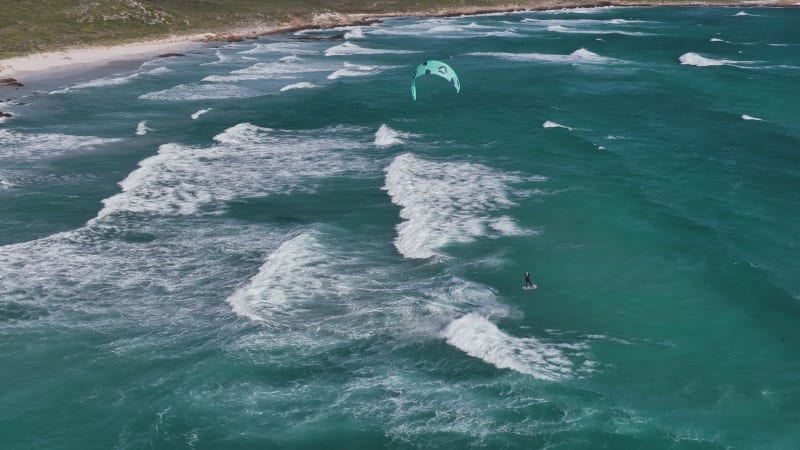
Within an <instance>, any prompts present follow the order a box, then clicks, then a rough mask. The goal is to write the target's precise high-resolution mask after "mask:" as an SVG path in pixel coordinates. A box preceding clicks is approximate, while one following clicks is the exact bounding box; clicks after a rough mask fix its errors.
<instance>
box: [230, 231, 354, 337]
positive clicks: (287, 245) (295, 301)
mask: <svg viewBox="0 0 800 450" xmlns="http://www.w3.org/2000/svg"><path fill="white" fill-rule="evenodd" d="M335 261H336V258H333V257H331V255H330V254H329V252H328V251H327V249H326V248H325V247H324V246H323V245H321V244H320V243H319V241H318V240H317V238H316V237H315V236H314V235H313V234H311V233H304V234H301V235H299V236H296V237H294V238H292V239H290V240H288V241H286V242H284V243H283V244H282V245H281V246H280V247H279V248H278V249H277V250H275V251H274V252H273V253H271V254H270V255H269V256H268V257H267V259H266V261H265V262H264V264H263V265H262V266H261V269H260V270H259V272H258V274H257V275H256V276H255V277H253V278H252V279H251V280H250V281H249V282H248V283H247V285H246V286H243V287H242V288H240V289H238V290H237V291H236V292H235V293H234V294H233V295H231V296H230V297H228V299H227V300H226V301H227V302H228V303H229V304H230V305H231V307H232V308H233V311H234V312H235V313H236V314H238V315H240V316H243V317H247V318H249V319H251V320H255V321H260V322H267V323H271V324H273V325H277V326H280V325H281V322H282V318H284V317H285V316H288V315H291V314H293V313H295V312H297V311H298V310H302V309H303V307H304V305H306V304H308V303H309V302H310V301H312V300H314V299H315V297H320V296H324V297H331V296H345V295H348V294H352V292H353V290H354V289H353V287H352V285H353V284H355V283H347V282H344V281H343V278H345V277H347V276H348V275H347V274H342V273H340V271H339V270H338V269H336V268H334V267H333V266H334V263H335Z"/></svg>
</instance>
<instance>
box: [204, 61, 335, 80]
mask: <svg viewBox="0 0 800 450" xmlns="http://www.w3.org/2000/svg"><path fill="white" fill-rule="evenodd" d="M334 67H336V66H335V65H334V64H332V63H330V62H314V61H307V60H305V59H302V58H298V57H296V56H289V57H283V58H281V59H279V60H278V61H272V62H262V63H257V64H254V65H252V66H250V67H246V68H244V69H237V70H233V71H231V72H230V74H228V75H209V76H207V77H205V78H203V80H202V81H207V82H213V83H227V82H236V81H252V80H269V79H292V78H295V77H297V76H298V75H301V74H309V73H314V72H326V71H330V70H333V69H334Z"/></svg>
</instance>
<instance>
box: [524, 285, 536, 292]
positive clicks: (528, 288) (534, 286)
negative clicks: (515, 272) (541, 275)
mask: <svg viewBox="0 0 800 450" xmlns="http://www.w3.org/2000/svg"><path fill="white" fill-rule="evenodd" d="M537 287H539V286H536V285H535V284H534V285H533V286H522V289H525V290H526V291H532V290H534V289H536V288H537Z"/></svg>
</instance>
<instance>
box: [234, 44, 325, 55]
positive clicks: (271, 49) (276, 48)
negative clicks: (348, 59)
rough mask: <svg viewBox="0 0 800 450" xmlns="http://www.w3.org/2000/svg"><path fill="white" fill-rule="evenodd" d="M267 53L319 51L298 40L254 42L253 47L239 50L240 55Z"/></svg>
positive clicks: (317, 52) (302, 53) (298, 53)
mask: <svg viewBox="0 0 800 450" xmlns="http://www.w3.org/2000/svg"><path fill="white" fill-rule="evenodd" d="M269 53H287V54H289V55H317V54H319V51H317V50H314V49H313V48H309V46H308V45H306V44H303V43H299V42H273V43H270V44H256V45H255V46H254V47H253V48H251V49H248V50H244V51H241V52H239V54H242V55H263V54H269Z"/></svg>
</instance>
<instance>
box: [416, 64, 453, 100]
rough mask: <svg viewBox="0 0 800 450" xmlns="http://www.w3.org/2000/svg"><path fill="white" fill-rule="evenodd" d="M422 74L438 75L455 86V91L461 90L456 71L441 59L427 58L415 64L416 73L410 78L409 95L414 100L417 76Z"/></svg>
mask: <svg viewBox="0 0 800 450" xmlns="http://www.w3.org/2000/svg"><path fill="white" fill-rule="evenodd" d="M423 75H439V76H440V77H442V78H444V79H445V80H447V81H449V82H450V84H451V85H452V86H453V87H454V88H456V92H461V82H459V81H458V75H456V71H455V70H453V68H452V67H450V66H448V65H447V64H445V63H443V62H441V61H437V60H435V59H429V60H427V61H425V62H423V63H422V64H420V65H419V66H417V73H416V74H415V75H414V78H412V79H411V96H412V97H413V98H414V100H416V99H417V78H419V77H421V76H423Z"/></svg>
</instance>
